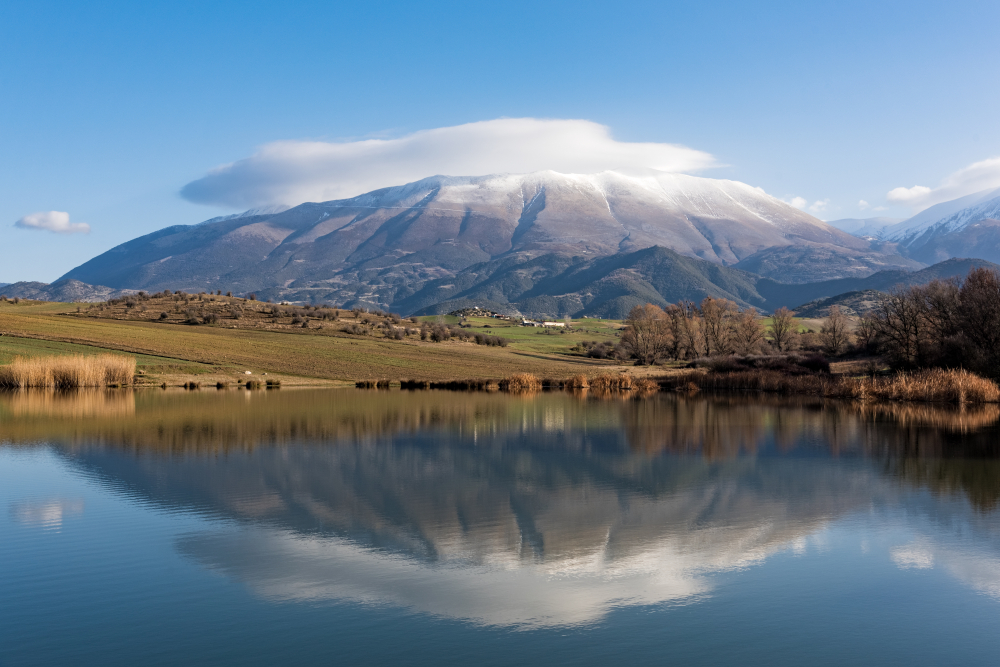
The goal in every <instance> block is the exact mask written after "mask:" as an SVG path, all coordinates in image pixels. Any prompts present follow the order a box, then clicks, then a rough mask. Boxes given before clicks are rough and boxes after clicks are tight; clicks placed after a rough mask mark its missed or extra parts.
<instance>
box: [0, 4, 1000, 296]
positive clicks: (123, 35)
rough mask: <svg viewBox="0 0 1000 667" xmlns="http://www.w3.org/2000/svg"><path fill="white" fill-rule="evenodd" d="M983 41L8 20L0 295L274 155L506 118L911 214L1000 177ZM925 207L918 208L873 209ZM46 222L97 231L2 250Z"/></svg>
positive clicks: (824, 25)
mask: <svg viewBox="0 0 1000 667" xmlns="http://www.w3.org/2000/svg"><path fill="white" fill-rule="evenodd" d="M997 25H1000V3H997V2H995V0H994V1H992V2H948V3H943V2H942V3H922V2H906V3H902V2H881V3H878V2H837V3H812V2H770V3H764V2H649V3H646V2H631V3H629V2H624V3H623V2H615V3H611V2H581V1H579V0H577V1H574V2H502V3H499V2H493V3H491V2H467V1H466V2H454V3H452V2H421V3H396V2H365V3H360V2H357V3H329V2H327V3H307V2H283V3H255V2H246V1H243V2H211V3H205V2H170V3H159V2H142V3H140V2H128V3H125V2H121V3H118V2H97V1H93V0H90V1H88V2H75V3H74V2H59V3H49V2H44V1H39V0H33V1H31V2H20V1H19V0H5V2H3V3H2V4H0V93H2V99H3V103H2V104H0V155H2V156H3V158H4V159H3V160H2V161H0V245H2V247H3V248H4V249H5V250H6V251H7V252H5V253H4V260H3V263H2V264H0V282H13V281H17V280H42V281H46V282H47V281H51V280H53V279H55V278H57V277H58V276H59V275H61V274H62V273H64V272H66V271H68V270H69V269H70V268H72V267H74V266H76V265H78V264H80V263H82V262H84V261H86V260H87V259H89V258H91V257H93V256H94V255H96V254H98V253H100V252H103V251H104V250H107V249H109V248H111V247H113V246H115V245H117V244H119V243H122V242H124V241H127V240H129V239H131V238H134V237H136V236H139V235H141V234H145V233H148V232H151V231H154V230H156V229H160V228H162V227H165V226H168V225H172V224H192V223H196V222H199V221H201V220H204V219H207V218H210V217H213V216H216V215H220V214H224V213H229V212H233V211H234V210H236V209H237V208H239V206H238V205H237V204H238V203H239V202H241V201H243V199H237V198H234V197H228V198H227V197H226V196H221V195H220V196H218V197H215V199H212V197H202V200H212V201H214V202H215V203H216V204H218V205H205V204H199V203H193V202H191V201H188V200H186V199H184V198H182V197H181V195H180V192H181V189H182V188H184V186H185V185H186V184H188V183H191V182H192V181H197V180H198V179H202V177H204V176H205V175H206V174H207V173H208V172H209V170H211V169H212V168H214V167H217V166H218V165H223V164H227V163H231V162H234V161H240V160H245V159H246V158H250V157H251V156H254V155H255V154H258V153H259V151H260V150H261V147H262V146H268V145H270V144H272V143H273V142H279V141H293V142H329V143H333V144H341V143H344V142H352V141H357V140H363V139H373V138H375V139H398V138H400V137H403V138H405V137H407V136H409V135H411V134H412V133H414V132H419V131H422V130H430V129H434V128H448V127H451V126H457V125H464V124H468V123H476V122H481V121H491V120H494V119H500V118H534V119H580V120H586V121H591V122H592V123H596V124H599V125H602V126H605V127H607V128H608V132H609V133H610V137H612V138H613V139H614V140H615V141H617V142H625V143H630V142H645V143H652V144H679V145H681V146H684V147H688V148H690V149H694V150H695V151H697V152H701V153H702V154H708V155H710V156H711V159H712V162H713V163H714V164H716V165H718V166H715V167H713V168H709V169H703V170H701V171H698V172H696V173H699V174H700V175H704V176H711V177H717V178H733V179H737V180H741V181H744V182H747V183H750V184H751V185H755V186H759V187H762V188H764V189H765V190H766V191H767V192H768V193H770V194H773V195H775V196H778V197H781V198H784V199H786V200H791V199H792V198H793V197H799V198H801V200H799V201H800V203H801V202H804V204H803V205H804V206H806V207H807V208H808V207H809V206H813V207H814V211H813V212H814V213H816V214H817V215H818V216H819V217H821V218H824V219H833V218H840V217H865V216H871V215H896V216H905V215H908V214H909V213H910V212H911V211H914V210H916V209H918V208H919V207H920V206H921V205H926V204H927V203H928V202H929V201H931V200H930V199H928V197H934V196H937V195H938V194H940V193H949V192H958V191H959V190H960V189H961V187H965V186H964V185H963V183H965V180H968V178H969V177H968V175H969V174H970V173H974V172H975V173H974V174H973V175H975V174H979V176H978V177H977V178H979V180H977V181H975V182H976V183H983V182H989V179H990V178H992V176H991V174H992V173H993V171H991V170H992V169H993V163H984V164H985V165H986V166H985V167H983V166H982V165H980V167H977V168H975V169H972V171H969V167H970V165H974V164H977V163H983V161H986V160H989V159H991V158H997V157H998V156H1000V123H998V122H997V120H996V119H997V113H998V111H997V110H998V109H1000V85H998V83H1000V50H998V49H997V48H996V36H995V31H996V26H997ZM295 145H311V144H304V143H303V144H295ZM408 159H410V160H411V161H412V160H416V162H415V163H414V165H415V166H413V165H411V166H412V168H414V169H419V168H420V163H419V155H418V156H416V157H414V156H413V155H410V156H409V157H408ZM538 159H539V160H542V161H544V160H545V159H548V158H546V156H545V155H541V156H539V157H538ZM427 164H428V168H429V169H432V168H433V167H434V166H438V164H437V163H434V162H433V160H430V161H429V162H428V163H427ZM445 164H449V165H450V164H454V163H451V162H446V163H445ZM458 164H465V163H463V162H459V163H458ZM477 164H478V163H477ZM532 164H534V163H532ZM702 166H703V165H702ZM340 167H343V168H348V169H350V168H351V165H350V164H347V166H346V167H344V165H343V164H341V165H340ZM366 168H367V169H369V171H370V169H371V165H368V166H367V167H366ZM976 169H978V172H977V171H976ZM984 169H985V172H984ZM963 170H965V171H963ZM338 173H339V172H338ZM406 173H409V172H406ZM431 173H432V172H431ZM982 173H985V174H986V176H985V177H983V176H982ZM998 173H1000V168H998ZM426 175H430V173H428V174H426ZM982 178H985V179H986V180H985V181H983V180H982ZM949 179H950V180H949ZM963 179H965V180H963ZM365 182H368V181H365ZM949 184H950V185H949ZM956 184H957V185H956ZM998 185H1000V183H998ZM914 186H921V187H923V188H927V191H926V192H925V191H924V190H907V191H905V192H903V191H897V195H896V196H895V197H894V198H888V197H887V195H888V193H889V192H890V191H892V190H893V189H895V188H912V187H914ZM969 187H971V186H969ZM949 188H950V189H949ZM956 188H957V189H956ZM941 196H943V194H941ZM826 200H829V203H827V204H825V205H822V206H816V202H824V201H826ZM861 200H864V201H866V202H868V204H869V205H868V207H867V208H866V209H864V210H862V208H861V207H860V206H859V202H860V201H861ZM290 203H295V202H290ZM877 207H885V208H884V210H881V211H878V212H875V209H876V208H877ZM46 211H58V212H65V213H68V214H69V218H68V219H69V221H70V222H68V223H67V222H66V221H63V220H62V219H61V218H60V219H59V220H55V221H54V222H52V223H51V225H54V226H56V228H60V227H59V226H60V225H62V228H66V225H78V224H80V223H85V224H86V225H89V229H90V232H89V233H86V234H85V233H72V234H56V233H52V232H50V231H44V230H43V229H37V228H24V227H15V226H14V223H15V222H16V221H18V220H20V219H22V218H23V217H24V216H28V215H29V214H34V213H38V212H46ZM33 220H35V219H33ZM32 224H34V223H32ZM39 224H41V223H39ZM45 224H48V223H45ZM45 224H42V226H45ZM75 229H77V230H80V229H82V228H80V227H77V228H75Z"/></svg>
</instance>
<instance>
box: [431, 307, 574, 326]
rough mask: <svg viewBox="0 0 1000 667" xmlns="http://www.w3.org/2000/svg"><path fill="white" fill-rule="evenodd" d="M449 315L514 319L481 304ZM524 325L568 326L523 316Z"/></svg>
mask: <svg viewBox="0 0 1000 667" xmlns="http://www.w3.org/2000/svg"><path fill="white" fill-rule="evenodd" d="M448 314H449V315H455V316H458V317H492V318H494V319H497V320H513V319H515V318H514V317H512V316H510V315H504V314H503V313H497V312H494V311H492V310H486V309H484V308H480V307H479V306H473V307H471V308H462V309H461V310H453V311H452V312H450V313H448ZM521 326H522V327H553V328H560V329H564V328H566V323H565V322H536V321H534V320H529V319H525V318H523V317H522V318H521Z"/></svg>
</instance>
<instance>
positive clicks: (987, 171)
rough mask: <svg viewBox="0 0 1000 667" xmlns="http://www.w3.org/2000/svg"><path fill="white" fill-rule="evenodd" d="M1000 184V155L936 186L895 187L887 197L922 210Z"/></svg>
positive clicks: (977, 163)
mask: <svg viewBox="0 0 1000 667" xmlns="http://www.w3.org/2000/svg"><path fill="white" fill-rule="evenodd" d="M996 187H1000V157H994V158H990V159H988V160H982V161H980V162H975V163H973V164H970V165H969V166H968V167H965V168H964V169H959V170H958V171H956V172H955V173H953V174H951V175H949V176H948V177H946V178H945V179H944V180H943V181H942V182H941V185H939V186H938V187H936V188H929V187H927V186H924V185H914V186H913V187H912V188H904V187H899V188H894V189H892V190H890V191H889V193H888V194H887V195H886V198H887V199H888V200H889V201H890V202H893V203H896V204H904V205H907V206H912V207H913V209H914V210H915V211H922V210H923V209H925V208H927V207H928V206H933V205H934V204H940V203H941V202H945V201H951V200H952V199H958V198H959V197H964V196H965V195H971V194H973V193H975V192H981V191H983V190H989V189H991V188H996Z"/></svg>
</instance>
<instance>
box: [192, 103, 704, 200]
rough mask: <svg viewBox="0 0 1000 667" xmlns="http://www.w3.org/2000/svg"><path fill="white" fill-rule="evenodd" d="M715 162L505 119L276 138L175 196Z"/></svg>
mask: <svg viewBox="0 0 1000 667" xmlns="http://www.w3.org/2000/svg"><path fill="white" fill-rule="evenodd" d="M713 166H715V159H714V158H713V157H712V156H711V155H709V154H708V153H705V152H703V151H699V150H695V149H692V148H687V147H685V146H679V145H676V144H664V143H632V142H622V141H616V140H615V139H614V138H612V137H611V133H610V131H609V129H608V128H607V127H606V126H604V125H600V124H598V123H593V122H591V121H586V120H539V119H535V118H508V119H499V120H490V121H483V122H478V123H468V124H466V125H456V126H453V127H442V128H437V129H433V130H421V131H420V132H415V133H413V134H410V135H407V136H404V137H400V138H398V139H367V140H362V141H350V142H342V143H334V142H320V141H278V142H274V143H270V144H267V145H265V146H263V147H262V148H261V149H260V150H259V151H258V152H257V153H255V154H254V155H252V156H250V157H248V158H244V159H242V160H238V161H236V162H233V163H231V164H227V165H222V166H220V167H217V168H215V169H213V170H212V171H210V172H209V173H208V174H206V175H205V176H204V177H202V178H200V179H198V180H196V181H193V182H191V183H188V184H187V185H186V186H184V188H183V189H182V190H181V196H183V197H184V198H185V199H187V200H189V201H192V202H195V203H199V204H211V205H217V206H226V207H232V208H252V207H254V206H266V205H273V204H284V205H290V206H291V205H296V204H300V203H302V202H307V201H317V202H318V201H329V200H332V199H342V198H347V197H353V196H356V195H359V194H362V193H364V192H370V191H372V190H376V189H378V188H383V187H388V186H392V185H398V184H399V183H408V182H413V181H416V180H419V179H421V178H424V177H427V176H430V175H434V174H448V175H481V174H496V173H505V172H506V173H530V172H535V171H542V170H549V169H550V170H553V171H558V172H562V173H597V172H601V171H606V170H619V171H622V170H650V169H653V170H657V171H665V172H674V173H687V172H694V171H700V170H703V169H706V168H709V167H713Z"/></svg>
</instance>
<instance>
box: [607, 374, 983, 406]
mask: <svg viewBox="0 0 1000 667" xmlns="http://www.w3.org/2000/svg"><path fill="white" fill-rule="evenodd" d="M692 385H693V386H694V387H697V388H698V389H708V390H717V391H738V392H746V393H757V392H773V393H778V394H804V395H811V396H823V397H827V398H845V399H852V400H860V401H911V402H922V403H957V404H960V405H962V404H966V403H997V402H1000V387H998V386H997V384H996V383H995V382H993V381H992V380H987V379H986V378H982V377H979V376H978V375H975V374H973V373H970V372H969V371H966V370H944V369H932V370H926V371H918V372H915V373H897V374H896V375H893V376H890V377H876V378H871V377H833V376H828V375H787V374H785V373H781V372H779V371H768V370H754V371H736V372H731V373H699V372H691V373H680V374H677V375H673V376H670V377H668V378H664V380H663V386H664V387H666V388H674V389H676V390H679V391H689V390H690V388H691V387H692ZM591 386H593V385H591Z"/></svg>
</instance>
